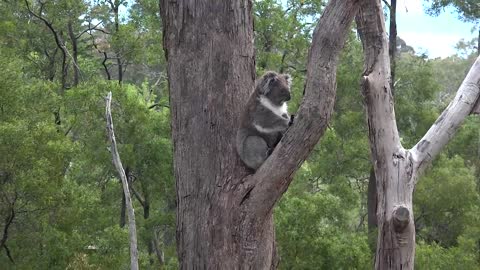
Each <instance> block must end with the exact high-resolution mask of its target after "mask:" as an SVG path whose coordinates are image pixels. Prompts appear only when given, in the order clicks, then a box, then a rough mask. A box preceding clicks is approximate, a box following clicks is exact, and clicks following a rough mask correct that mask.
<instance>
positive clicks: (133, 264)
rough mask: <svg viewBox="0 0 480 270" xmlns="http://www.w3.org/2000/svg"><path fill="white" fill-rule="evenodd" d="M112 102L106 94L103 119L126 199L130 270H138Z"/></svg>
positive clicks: (131, 209) (133, 218)
mask: <svg viewBox="0 0 480 270" xmlns="http://www.w3.org/2000/svg"><path fill="white" fill-rule="evenodd" d="M111 101H112V92H108V95H107V97H106V106H105V117H106V118H107V131H108V137H109V140H110V143H111V145H112V146H111V152H112V159H113V164H114V165H115V168H116V169H117V171H118V174H119V175H120V179H121V180H122V185H123V193H124V195H125V199H126V206H127V212H128V232H129V236H130V269H132V270H138V249H137V229H136V225H135V213H134V209H133V204H132V197H131V196H130V190H129V188H128V180H127V176H126V174H125V171H124V170H123V165H122V161H121V160H120V155H119V154H118V150H117V142H116V139H115V133H114V131H113V120H112V113H111V110H110V104H111Z"/></svg>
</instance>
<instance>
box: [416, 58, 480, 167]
mask: <svg viewBox="0 0 480 270" xmlns="http://www.w3.org/2000/svg"><path fill="white" fill-rule="evenodd" d="M479 96H480V56H479V57H478V58H477V60H476V61H475V63H474V64H473V66H472V67H471V68H470V71H469V72H468V74H467V76H466V77H465V79H464V80H463V82H462V84H461V85H460V88H459V89H458V91H457V94H456V95H455V98H454V99H453V100H452V102H450V104H449V105H448V107H447V108H446V109H445V110H444V111H443V112H442V114H441V115H440V116H439V117H438V119H437V120H436V121H435V123H434V124H433V125H432V127H431V128H430V129H429V130H428V131H427V133H426V134H425V136H423V138H422V139H421V140H420V141H419V142H418V143H417V144H416V145H415V146H414V147H413V148H412V150H411V151H412V154H413V157H414V160H415V161H416V165H417V169H418V170H419V171H421V170H423V169H424V168H425V166H426V165H427V164H429V163H430V161H431V160H432V159H434V158H435V157H436V156H437V155H438V153H439V152H440V150H441V149H442V148H443V147H444V146H445V145H446V144H447V143H448V142H449V141H450V139H451V138H452V137H453V136H454V135H455V133H456V131H457V129H458V127H459V126H460V125H461V124H462V122H463V121H464V120H465V118H466V117H467V116H468V115H469V114H470V113H471V112H472V110H474V109H475V105H476V104H477V103H478V102H479V100H480V99H479Z"/></svg>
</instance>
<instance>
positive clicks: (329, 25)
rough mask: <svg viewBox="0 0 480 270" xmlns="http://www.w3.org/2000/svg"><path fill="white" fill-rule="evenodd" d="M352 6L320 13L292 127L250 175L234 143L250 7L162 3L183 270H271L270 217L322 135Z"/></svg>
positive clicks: (246, 78)
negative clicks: (237, 153) (301, 97)
mask: <svg viewBox="0 0 480 270" xmlns="http://www.w3.org/2000/svg"><path fill="white" fill-rule="evenodd" d="M358 1H359V0H331V1H330V2H329V4H328V5H327V7H326V8H325V11H324V14H323V15H322V17H321V19H320V20H321V22H322V27H318V26H317V28H316V30H315V32H314V36H313V43H312V47H311V49H310V52H309V60H308V72H307V81H306V88H305V90H306V91H305V96H304V99H303V102H302V104H301V106H300V109H299V111H298V113H297V116H296V117H295V120H296V122H295V123H294V125H293V126H292V127H290V129H289V130H288V131H287V133H286V134H285V136H284V137H283V139H282V141H281V142H280V143H279V144H278V146H277V147H276V148H275V150H274V151H273V153H272V155H271V156H270V157H269V158H268V159H267V160H266V162H265V163H264V164H263V165H262V166H261V167H260V168H259V170H257V172H256V173H255V174H253V175H251V174H249V171H248V170H247V169H246V167H245V166H244V165H243V164H242V163H241V161H240V159H239V158H238V157H237V155H236V151H235V149H234V145H235V144H234V143H233V142H234V141H235V136H236V130H237V127H238V122H239V116H240V115H241V112H242V110H243V109H244V104H245V103H246V101H247V100H248V98H249V96H250V94H251V93H252V92H253V89H254V80H255V60H254V46H253V37H254V35H253V18H252V2H251V0H243V1H234V0H229V1H189V0H178V1H168V0H162V1H160V7H161V15H162V16H161V17H162V20H163V26H164V27H163V30H164V35H163V36H164V48H165V52H166V57H167V60H168V77H169V88H170V105H171V110H172V137H173V144H174V174H175V178H176V191H177V197H176V198H177V245H178V248H177V252H178V257H179V260H180V267H181V269H272V268H275V267H276V266H277V264H278V259H277V258H276V255H275V239H274V235H275V233H274V227H273V216H272V209H273V206H274V205H275V203H276V202H277V201H278V199H279V198H280V197H281V196H282V194H283V193H284V192H285V191H286V189H287V188H288V185H289V184H290V182H291V180H292V176H293V174H294V172H295V171H296V169H297V168H298V167H299V166H300V165H301V163H302V162H303V161H304V160H305V159H306V157H307V156H308V154H309V153H310V151H311V150H312V149H313V147H314V146H315V144H316V143H317V142H318V140H319V139H320V137H321V136H322V135H323V133H324V131H325V129H326V127H327V123H328V121H329V119H330V116H331V113H332V110H333V102H334V99H335V78H336V77H335V75H336V64H337V58H338V54H339V52H340V50H341V48H342V47H343V45H344V42H345V38H346V34H347V32H348V31H349V29H350V25H351V22H352V19H353V17H354V15H355V14H356V12H357V10H358Z"/></svg>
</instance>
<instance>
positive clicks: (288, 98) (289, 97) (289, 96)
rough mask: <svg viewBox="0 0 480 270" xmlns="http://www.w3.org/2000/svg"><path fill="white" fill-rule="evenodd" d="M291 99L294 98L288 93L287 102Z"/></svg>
mask: <svg viewBox="0 0 480 270" xmlns="http://www.w3.org/2000/svg"><path fill="white" fill-rule="evenodd" d="M291 98H292V96H291V95H290V93H287V96H286V101H289V100H290V99H291Z"/></svg>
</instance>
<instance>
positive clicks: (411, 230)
mask: <svg viewBox="0 0 480 270" xmlns="http://www.w3.org/2000/svg"><path fill="white" fill-rule="evenodd" d="M356 21H357V25H358V30H359V33H360V36H361V38H362V43H363V47H364V54H365V67H364V73H363V80H362V93H363V95H364V98H365V103H366V110H367V121H368V128H369V138H370V147H371V153H372V159H373V161H374V168H375V176H376V178H377V181H376V183H377V185H376V188H377V192H378V195H377V199H378V201H377V223H378V230H379V231H378V241H377V250H376V259H375V268H376V269H413V266H414V256H415V226H414V219H413V209H412V196H413V189H414V187H415V184H416V181H417V179H418V176H419V174H420V173H421V172H422V171H423V169H424V168H425V166H426V165H427V164H428V163H429V162H430V161H431V160H432V159H433V158H434V157H435V156H436V155H438V153H439V152H440V149H441V148H442V147H443V146H445V144H446V143H447V142H448V141H449V140H450V139H451V138H452V136H453V135H454V134H455V131H456V129H457V128H458V127H459V125H460V124H461V122H462V121H463V120H464V118H465V117H466V116H467V115H468V114H469V113H470V112H471V111H472V109H473V107H474V105H475V103H476V102H477V100H478V97H479V86H480V58H479V59H477V61H476V63H475V64H474V65H473V67H472V68H471V70H470V72H469V74H468V75H467V77H466V79H465V80H464V82H463V83H462V85H461V86H460V89H459V90H458V92H457V96H456V97H455V99H454V100H453V101H452V102H451V103H450V105H449V106H448V107H447V108H446V109H445V111H444V112H443V113H442V114H441V115H440V117H439V118H438V119H437V121H436V122H435V123H434V124H433V126H432V127H431V128H430V130H429V131H428V132H427V134H426V135H425V136H424V138H422V140H420V142H419V143H417V145H415V146H414V147H413V148H412V149H411V150H406V149H404V148H403V147H402V145H401V143H400V139H399V135H398V130H397V125H396V122H395V112H394V107H393V97H392V93H391V90H390V65H389V56H388V43H387V38H386V31H385V23H384V17H383V12H382V9H381V5H380V0H368V1H365V2H362V4H361V11H360V12H359V15H358V16H357V20H356Z"/></svg>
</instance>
